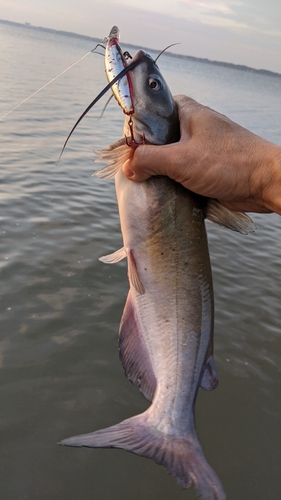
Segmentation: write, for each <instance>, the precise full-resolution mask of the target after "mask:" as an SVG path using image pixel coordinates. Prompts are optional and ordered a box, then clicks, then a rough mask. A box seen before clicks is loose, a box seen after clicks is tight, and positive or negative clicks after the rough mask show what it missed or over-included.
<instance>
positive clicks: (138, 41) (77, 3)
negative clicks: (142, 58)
mask: <svg viewBox="0 0 281 500" xmlns="http://www.w3.org/2000/svg"><path fill="white" fill-rule="evenodd" d="M0 19H7V20H9V21H16V22H21V23H24V22H30V23H31V24H33V25H35V26H44V27H48V28H54V29H61V30H65V31H74V32H76V33H80V34H82V35H89V36H93V37H97V38H103V37H104V36H106V35H107V34H108V33H109V31H110V29H111V27H112V26H113V25H114V24H116V25H117V26H119V28H120V31H121V41H123V42H128V43H132V44H135V45H140V46H146V47H150V48H156V49H162V48H164V47H165V46H167V45H169V44H171V43H174V42H180V43H181V45H178V46H177V47H175V48H174V49H171V50H173V51H174V52H177V53H181V54H187V55H192V56H197V57H207V58H208V59H212V60H218V61H226V62H232V63H235V64H245V65H247V66H252V67H254V68H258V69H259V68H262V69H269V70H271V71H277V72H278V73H281V0H241V1H240V0H174V1H173V0H141V1H136V0H119V1H114V0H111V1H107V0H104V1H103V2H102V1H99V0H24V1H23V0H1V1H0ZM0 29H1V28H0Z"/></svg>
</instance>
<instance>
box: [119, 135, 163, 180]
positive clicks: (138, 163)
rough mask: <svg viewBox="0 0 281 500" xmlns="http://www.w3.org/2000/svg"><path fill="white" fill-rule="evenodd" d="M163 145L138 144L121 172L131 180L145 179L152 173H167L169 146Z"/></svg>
mask: <svg viewBox="0 0 281 500" xmlns="http://www.w3.org/2000/svg"><path fill="white" fill-rule="evenodd" d="M171 146H172V145H171V144H168V145H163V146H150V145H143V146H138V147H137V149H136V150H135V152H134V155H133V157H132V158H130V159H129V160H127V161H126V162H125V163H124V165H123V167H122V170H123V174H124V175H125V176H126V177H128V179H130V180H132V181H137V182H139V181H145V180H146V179H148V178H149V177H151V176H152V175H169V172H168V168H169V159H168V158H170V154H169V148H170V147H171Z"/></svg>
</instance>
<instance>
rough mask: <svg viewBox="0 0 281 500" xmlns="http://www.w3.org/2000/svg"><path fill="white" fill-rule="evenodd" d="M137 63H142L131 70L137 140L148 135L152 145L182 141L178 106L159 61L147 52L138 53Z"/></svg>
mask: <svg viewBox="0 0 281 500" xmlns="http://www.w3.org/2000/svg"><path fill="white" fill-rule="evenodd" d="M133 61H139V64H138V65H137V66H136V67H135V68H134V69H133V70H132V71H130V80H131V98H132V101H133V107H134V113H133V115H132V120H133V131H134V135H135V137H136V138H141V137H143V136H144V137H145V140H146V142H149V143H151V144H168V143H171V142H176V141H178V140H179V121H178V112H177V106H176V103H175V101H174V99H173V96H172V94H171V91H170V89H169V87H168V85H167V83H166V81H165V79H164V77H163V75H162V74H161V72H160V70H159V68H158V66H157V64H156V62H155V61H154V60H153V59H152V57H151V56H150V55H149V54H147V53H146V52H144V51H143V50H139V51H138V52H137V53H136V54H135V56H134V58H133ZM133 61H132V62H133ZM128 120H129V119H128Z"/></svg>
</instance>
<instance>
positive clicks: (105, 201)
mask: <svg viewBox="0 0 281 500" xmlns="http://www.w3.org/2000/svg"><path fill="white" fill-rule="evenodd" d="M107 31H108V27H106V26H105V32H107ZM0 39H1V40H0V42H1V46H2V47H3V44H2V42H3V43H4V42H5V46H6V50H5V52H4V51H3V52H2V53H1V59H2V61H1V62H2V64H1V68H2V70H1V74H0V79H1V86H2V87H1V88H2V91H1V96H0V107H1V109H0V114H1V115H2V114H4V112H6V111H7V110H8V109H9V108H12V107H13V106H14V105H16V104H17V102H19V101H20V100H21V99H24V98H25V97H27V95H29V94H31V93H32V92H34V91H35V90H36V89H37V88H39V87H40V86H41V85H43V84H44V83H45V82H46V81H48V80H49V79H51V78H52V77H53V76H55V75H56V74H57V73H59V72H60V71H62V70H63V69H64V68H65V67H67V66H68V65H69V64H71V63H72V62H73V61H75V60H77V59H78V58H79V57H81V56H82V55H83V54H85V53H86V52H87V51H88V50H90V49H91V48H92V46H91V44H89V43H88V42H86V41H85V40H80V39H76V38H70V37H64V36H62V35H55V34H47V33H42V32H35V31H32V30H28V29H23V28H15V27H9V26H5V25H2V24H1V32H0ZM19 46H20V47H21V51H20V52H19V51H18V47H19ZM159 65H160V67H161V70H163V72H164V74H165V76H166V78H167V80H168V82H169V84H170V86H171V88H172V90H173V92H175V93H178V92H185V93H187V92H188V93H190V94H191V95H192V96H193V97H194V98H196V99H198V100H200V101H202V102H205V103H207V104H208V105H210V106H213V107H215V108H216V109H218V110H220V111H222V112H224V113H226V114H228V115H229V116H231V118H233V119H235V120H237V121H239V122H240V123H241V124H242V125H244V126H247V127H249V128H250V129H251V130H253V131H254V132H256V133H259V134H261V135H263V136H264V137H266V138H268V139H270V140H273V141H275V142H278V141H279V143H280V112H281V90H280V81H279V79H278V78H273V77H267V76H263V75H254V74H252V73H246V72H241V71H237V70H232V69H231V70H230V69H227V68H222V67H219V68H218V67H214V66H211V65H208V64H201V63H193V62H190V61H183V60H182V59H181V60H180V63H179V62H178V60H177V59H174V58H172V59H171V58H169V57H168V56H167V55H163V56H162V57H161V60H159ZM104 84H105V76H104V69H103V61H102V58H101V57H99V56H94V55H90V56H89V57H88V58H87V59H86V60H84V61H83V62H81V63H80V64H79V65H77V66H76V67H75V68H73V70H71V72H69V73H67V74H66V75H64V76H63V77H62V78H61V79H60V80H58V81H57V82H55V83H54V84H53V85H52V86H49V87H48V88H46V89H45V91H44V92H42V93H41V94H39V95H37V96H36V97H34V99H32V100H30V101H29V102H28V103H26V105H23V106H22V107H21V108H19V109H18V110H16V111H15V112H14V113H12V114H11V115H9V116H8V117H7V118H6V119H5V120H4V121H3V122H0V133H1V149H2V154H1V192H0V203H1V212H0V221H1V225H0V234H1V239H0V250H1V252H0V275H1V276H0V277H1V294H0V309H1V334H0V335H1V336H0V407H1V420H0V422H1V434H0V436H1V437H0V441H1V457H0V467H1V472H2V474H1V484H0V492H1V495H0V496H1V498H3V499H5V500H10V499H11V500H15V499H27V498H28V499H32V500H33V499H35V498H40V499H41V498H42V499H48V500H50V499H52V500H61V499H62V498H67V499H68V500H72V499H73V500H74V499H75V500H76V499H78V498H82V499H83V500H87V499H89V500H90V499H91V500H92V499H93V498H94V499H99V500H100V499H102V500H107V499H114V500H119V499H120V500H121V499H124V498H128V499H141V500H144V499H145V500H148V499H149V500H156V499H159V500H160V499H161V500H170V499H171V498H173V500H180V499H183V498H184V499H193V498H194V492H193V491H188V492H186V491H182V490H181V488H179V487H178V486H177V485H176V484H175V481H174V479H173V478H171V477H170V476H169V475H168V474H166V472H165V471H164V469H163V468H162V467H159V466H157V465H155V464H154V463H152V462H151V461H148V460H145V459H143V458H141V457H137V456H133V455H131V454H129V453H126V452H124V451H120V450H85V449H82V450H80V449H74V450H72V449H65V448H61V447H58V446H57V445H56V442H57V441H59V440H61V439H63V438H65V437H68V436H71V435H74V434H77V433H82V432H90V431H93V430H95V429H98V428H99V427H106V426H108V425H111V424H114V423H117V422H120V421H121V420H123V419H124V418H127V417H129V416H131V415H135V414H137V413H140V412H141V411H143V410H144V409H145V408H146V407H147V403H146V401H145V400H144V399H143V398H142V397H141V395H140V394H139V391H138V389H137V388H135V387H133V386H132V385H131V384H129V383H128V381H127V380H126V378H125V377H124V374H123V370H122V367H121V366H120V363H119V360H118V352H117V349H116V344H117V332H118V325H119V322H120V317H121V314H122V309H123V306H124V302H125V298H126V294H127V290H128V284H127V277H126V266H125V263H124V262H121V263H119V264H117V265H115V266H106V265H104V264H102V263H101V262H99V261H98V257H99V256H101V255H105V254H107V253H110V252H113V251H114V250H116V249H118V248H120V246H121V245H122V243H121V237H120V229H119V219H118V213H117V206H116V201H115V190H114V183H113V182H112V181H100V180H98V179H97V178H93V177H92V176H91V174H92V172H93V170H94V169H95V166H94V165H93V164H92V159H93V153H92V150H93V149H100V148H101V147H103V146H105V145H107V144H109V143H111V142H113V141H114V140H115V139H117V138H119V137H120V134H121V130H122V122H123V116H122V113H121V111H120V108H119V107H118V106H117V105H116V103H113V102H112V103H111V104H110V105H109V107H108V109H107V112H106V114H105V116H104V119H103V120H102V121H97V117H98V116H99V114H100V111H101V109H102V107H103V105H104V103H101V104H99V105H98V106H97V109H96V110H94V111H93V112H92V113H91V114H90V116H88V117H86V118H85V120H84V121H83V123H82V124H81V125H79V127H78V128H77V130H76V131H75V133H74V135H73V136H72V137H71V139H70V141H69V143H68V146H67V149H66V151H65V154H64V156H63V158H62V161H61V162H60V163H59V164H58V165H57V164H56V160H57V158H58V155H59V152H60V150H61V147H62V144H63V142H64V140H65V138H66V136H67V134H68V132H69V131H70V129H71V127H72V126H73V124H74V123H75V120H76V119H77V118H78V116H79V115H80V114H81V112H82V111H83V110H84V109H85V107H86V106H87V105H88V104H89V103H90V102H91V101H92V100H93V97H94V96H95V95H97V93H98V92H99V91H100V90H101V89H102V88H103V86H104ZM105 100H106V99H105ZM253 219H254V221H255V223H256V226H257V231H256V232H255V233H254V234H251V235H248V236H241V235H238V234H235V233H232V232H230V231H227V230H223V229H222V228H219V227H215V226H214V225H212V224H208V234H209V241H210V253H211V259H212V265H213V275H214V285H215V299H216V325H215V356H216V364H217V367H218V371H219V378H220V385H219V388H218V389H217V390H216V391H214V392H213V393H205V392H203V391H200V392H199V397H198V403H197V407H196V419H197V427H198V432H199V435H200V439H201V442H202V444H203V447H204V450H205V452H206V456H207V458H208V460H209V462H210V464H211V466H212V467H213V468H214V469H215V470H216V472H217V474H218V475H219V477H220V479H221V480H222V482H223V484H224V487H225V489H226V491H227V493H228V499H230V500H237V499H238V498H239V500H252V499H255V500H256V499H265V498H270V499H271V500H277V499H279V498H280V495H281V485H280V472H279V469H280V459H281V457H280V450H281V446H280V444H281V443H280V414H281V412H280V406H281V398H280V379H281V364H280V360H281V339H280V271H281V260H280V218H279V217H278V216H276V215H270V216H265V215H254V216H253Z"/></svg>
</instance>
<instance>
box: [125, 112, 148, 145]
mask: <svg viewBox="0 0 281 500" xmlns="http://www.w3.org/2000/svg"><path fill="white" fill-rule="evenodd" d="M129 128H130V134H131V137H130V138H128V137H125V138H126V144H127V146H129V147H130V148H133V149H136V148H137V147H138V146H140V145H141V144H144V143H145V136H144V134H142V140H141V142H137V141H136V140H135V137H134V131H133V120H132V117H130V120H129Z"/></svg>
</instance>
